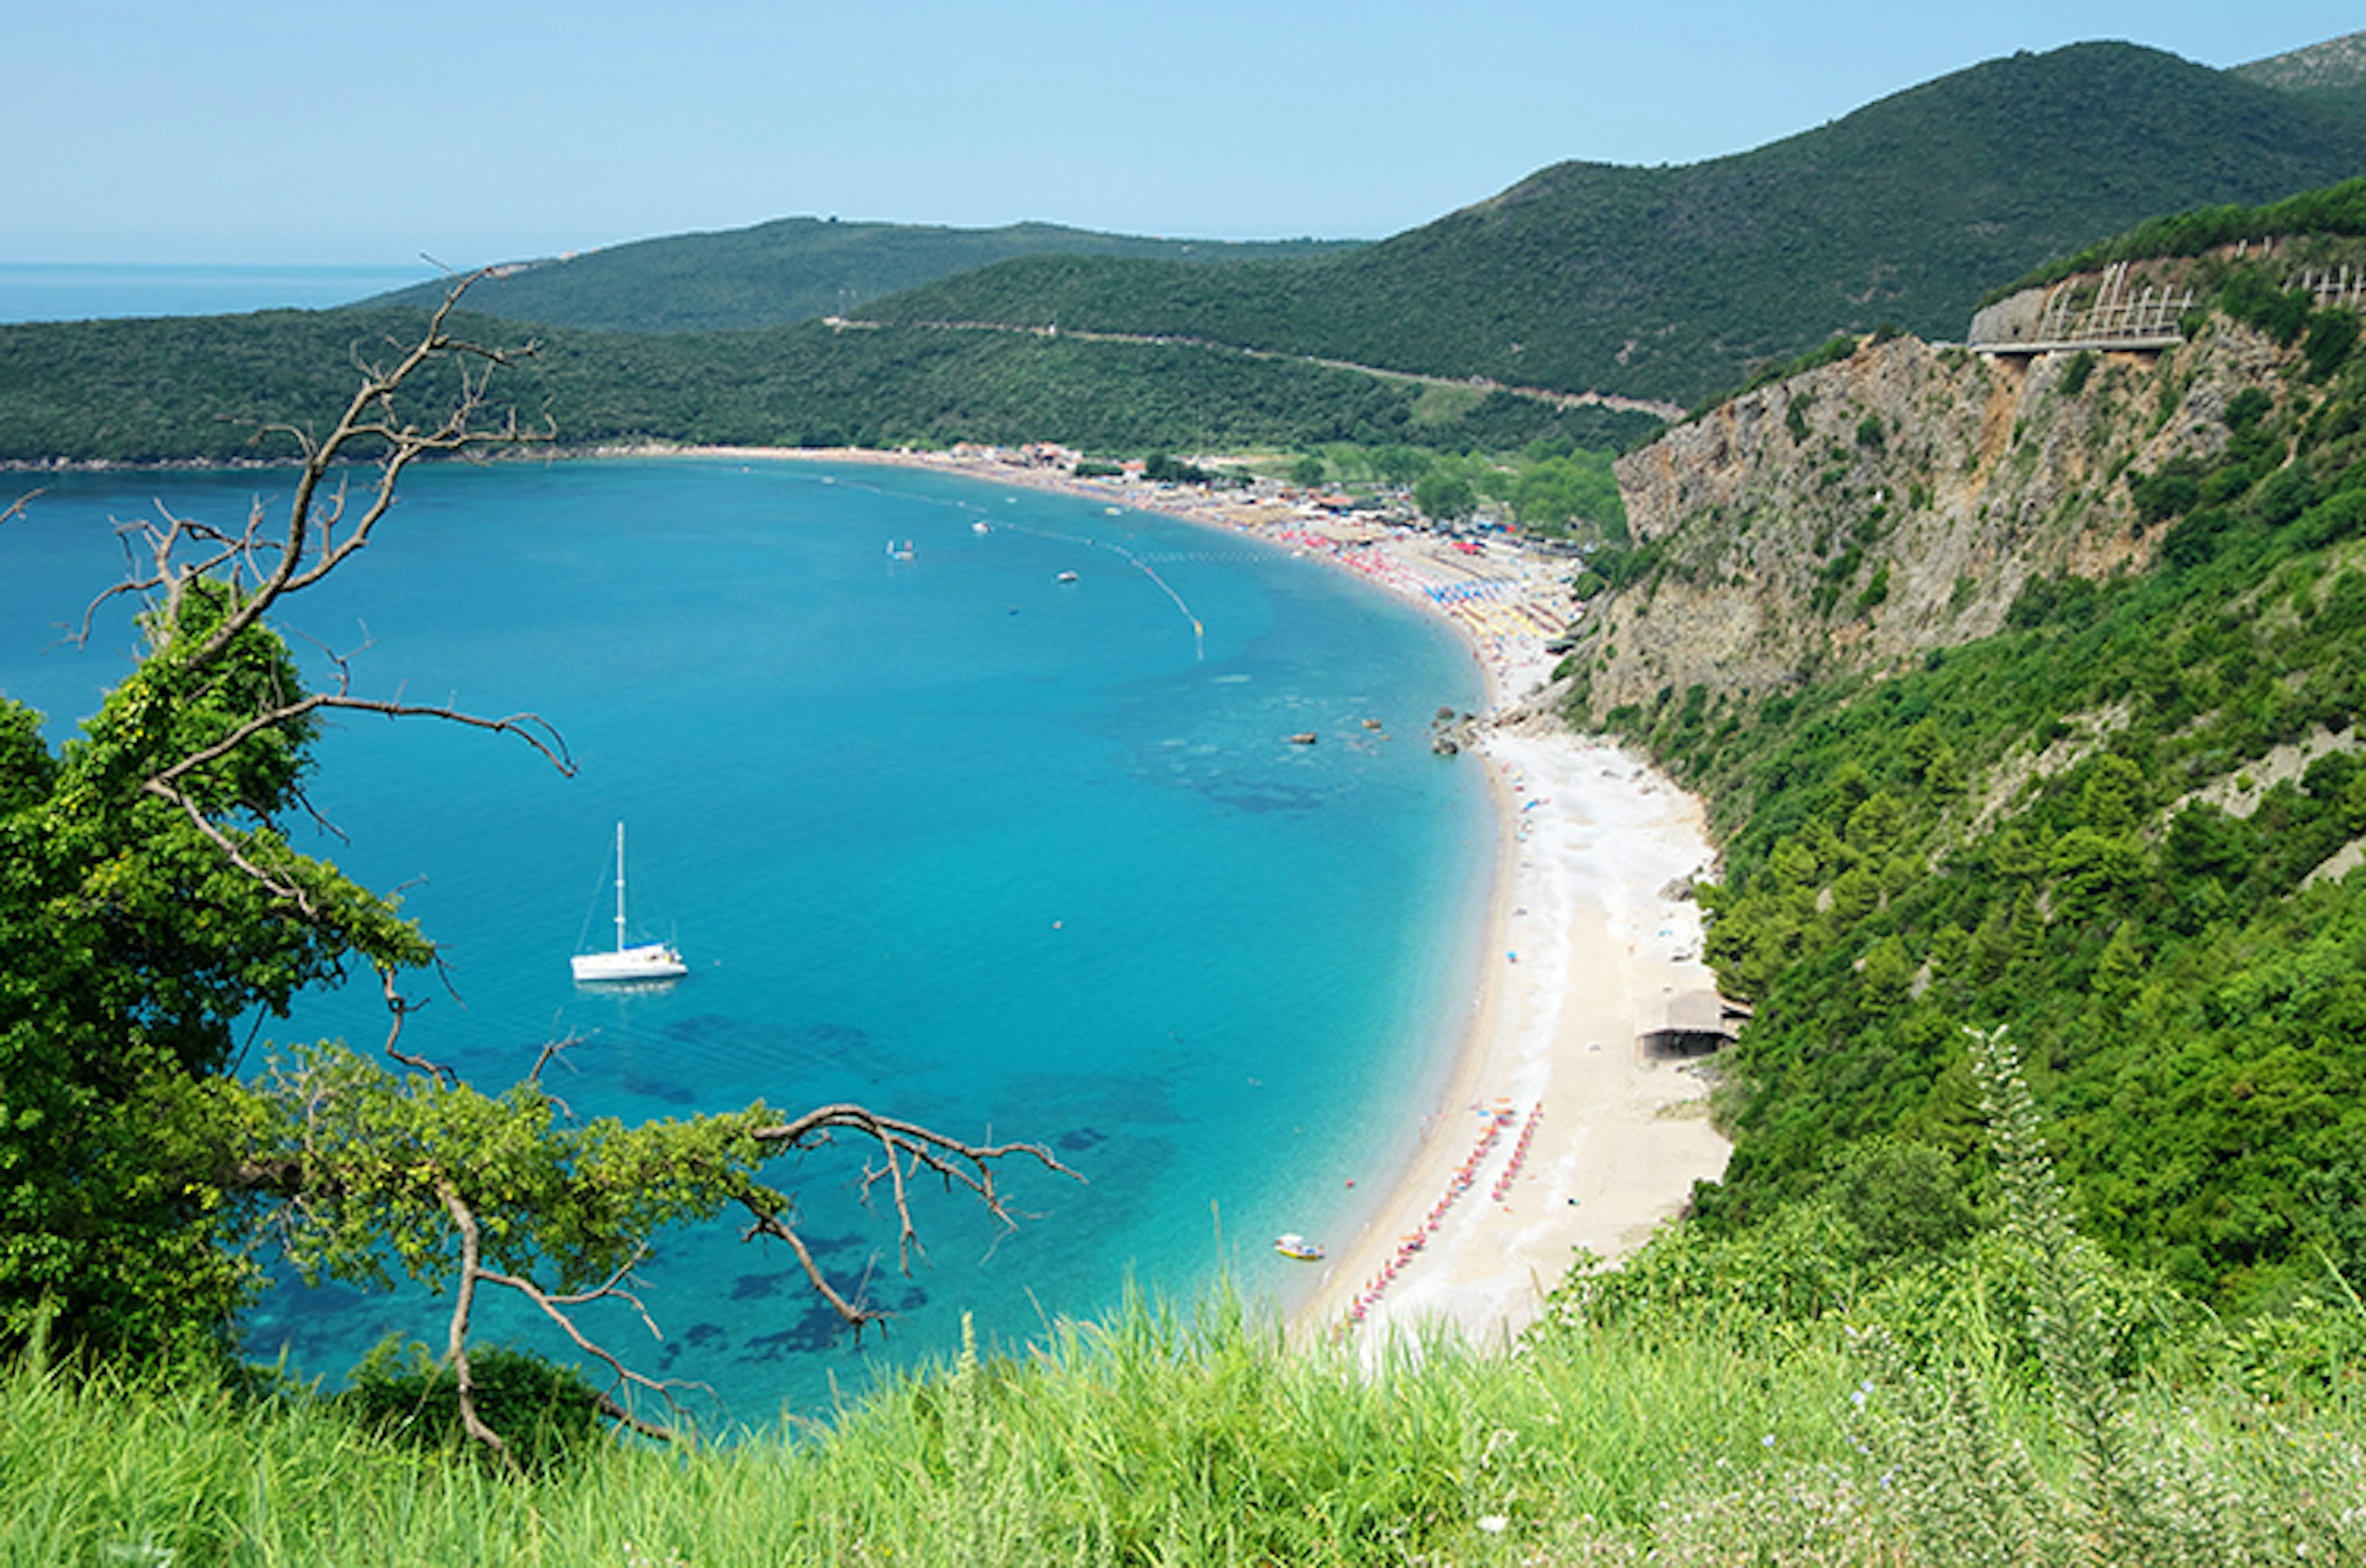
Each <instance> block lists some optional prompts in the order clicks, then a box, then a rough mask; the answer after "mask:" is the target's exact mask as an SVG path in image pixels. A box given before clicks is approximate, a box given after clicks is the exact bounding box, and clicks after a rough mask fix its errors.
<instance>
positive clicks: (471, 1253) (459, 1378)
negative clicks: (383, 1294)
mask: <svg viewBox="0 0 2366 1568" xmlns="http://www.w3.org/2000/svg"><path fill="white" fill-rule="evenodd" d="M435 1190H436V1193H437V1195H438V1196H440V1197H441V1198H442V1199H443V1200H444V1211H445V1213H448V1214H450V1215H451V1216H452V1226H453V1228H454V1229H455V1230H456V1231H458V1232H459V1233H460V1283H459V1286H458V1288H457V1289H456V1290H455V1291H454V1292H453V1293H452V1327H451V1332H450V1334H449V1336H448V1337H447V1339H446V1342H445V1361H446V1363H447V1364H448V1365H449V1366H450V1367H451V1369H452V1382H453V1385H454V1386H455V1387H456V1388H457V1389H458V1391H459V1395H460V1427H461V1429H462V1430H463V1431H465V1432H467V1433H468V1436H469V1437H470V1438H474V1439H475V1440H476V1441H478V1442H480V1443H482V1444H484V1445H485V1446H486V1447H487V1448H489V1449H490V1450H493V1451H494V1452H495V1453H497V1454H499V1455H501V1458H502V1459H503V1460H504V1461H507V1462H508V1464H509V1467H510V1468H511V1469H512V1470H513V1471H514V1470H516V1469H517V1468H518V1462H517V1456H516V1455H515V1454H513V1453H512V1452H510V1446H509V1445H508V1444H507V1443H505V1442H503V1441H501V1434H500V1433H499V1432H496V1431H494V1430H493V1429H492V1428H491V1427H488V1426H486V1425H485V1422H484V1418H483V1417H482V1416H479V1415H478V1414H477V1383H476V1378H475V1376H474V1374H473V1373H472V1372H471V1371H470V1369H469V1366H468V1317H469V1314H471V1313H473V1312H474V1311H475V1310H476V1305H477V1280H478V1279H479V1267H478V1264H479V1258H480V1256H481V1246H482V1237H481V1236H480V1235H479V1234H478V1230H477V1216H476V1215H475V1214H474V1213H471V1212H470V1211H469V1208H468V1204H466V1203H463V1202H462V1201H460V1194H459V1193H458V1192H457V1191H456V1190H454V1188H453V1186H452V1184H451V1182H450V1181H448V1180H445V1181H438V1182H437V1183H436V1184H435Z"/></svg>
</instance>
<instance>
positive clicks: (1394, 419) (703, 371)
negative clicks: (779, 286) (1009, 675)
mask: <svg viewBox="0 0 2366 1568" xmlns="http://www.w3.org/2000/svg"><path fill="white" fill-rule="evenodd" d="M425 319H426V313H425V312H424V311H419V310H401V309H385V310H369V311H362V310H337V311H302V310H276V311H265V312H260V313H257V314H254V315H249V316H208V317H196V318H186V319H169V320H162V321H92V322H73V323H33V324H27V325H18V326H7V327H0V462H16V463H20V464H35V465H38V464H40V463H45V462H52V461H66V462H136V463H162V462H185V461H190V460H203V461H213V462H226V461H241V460H254V459H258V458H272V459H285V458H286V457H288V456H289V455H290V454H291V453H292V452H293V450H294V447H293V445H292V444H291V443H288V442H287V441H285V440H283V439H278V438H275V437H265V438H264V439H262V440H258V439H257V433H258V431H259V430H260V429H262V428H263V427H266V426H273V425H293V424H300V423H303V422H305V421H307V420H309V419H310V418H312V417H313V416H315V415H316V414H317V412H318V411H320V410H321V409H322V408H324V407H333V406H335V405H336V404H337V402H338V400H339V399H340V397H341V395H342V392H343V390H344V384H345V382H346V381H347V380H349V379H350V378H351V368H350V367H351V365H352V363H353V361H354V358H355V356H356V355H360V356H362V357H371V356H382V355H385V354H387V353H388V352H389V351H390V345H394V344H400V343H403V342H406V341H409V340H411V339H412V338H414V337H415V336H416V334H417V333H418V331H419V329H420V327H421V324H422V323H423V321H425ZM461 325H462V327H463V328H464V329H465V330H467V331H468V332H471V333H475V334H477V335H478V336H479V337H480V338H484V339H486V340H488V341H494V340H500V339H501V338H503V337H505V336H510V335H515V334H517V333H518V332H519V329H517V328H516V327H514V326H513V325H512V324H511V323H507V322H501V321H493V320H491V319H490V318H486V317H475V318H463V319H462V321H461ZM536 336H537V338H538V341H539V348H538V352H537V353H536V355H535V357H533V358H532V359H530V360H527V361H525V362H524V363H523V364H521V366H520V367H518V369H517V371H516V373H515V374H514V375H512V376H510V377H508V378H505V379H504V380H503V381H502V382H501V384H500V387H499V389H498V392H499V395H500V396H501V397H502V398H503V399H504V400H506V402H507V403H508V405H509V406H512V407H513V408H515V409H516V410H517V411H518V412H520V413H521V414H522V415H523V416H524V417H525V418H526V419H527V420H528V421H529V422H533V423H539V422H540V420H541V419H543V418H544V417H545V416H547V417H548V418H549V419H551V420H552V421H554V422H555V423H556V424H557V426H558V429H559V431H560V432H561V433H562V434H563V436H564V439H565V440H566V441H567V443H568V444H569V446H579V447H580V446H599V445H602V444H610V443H631V442H652V441H653V442H675V443H684V444H694V445H718V444H720V445H754V446H931V447H935V446H951V445H952V444H953V443H954V442H957V441H983V442H992V443H1002V444H1016V443H1021V442H1028V441H1044V440H1057V441H1063V442H1065V443H1067V444H1069V445H1071V446H1079V447H1082V448H1085V449H1087V450H1089V451H1094V452H1104V453H1119V454H1135V453H1143V452H1148V451H1155V450H1168V451H1189V452H1205V451H1226V450H1242V449H1245V448H1250V447H1261V446H1262V447H1282V448H1299V449H1303V448H1305V447H1308V446H1315V445H1320V444H1326V443H1333V442H1353V443H1356V444H1358V445H1361V446H1381V445H1390V444H1400V443H1409V444H1414V445H1418V446H1428V447H1434V448H1439V449H1453V450H1457V451H1460V450H1464V449H1467V448H1470V447H1474V446H1475V447H1480V448H1484V449H1489V450H1501V449H1507V448H1512V447H1517V446H1524V445H1526V444H1527V443H1529V442H1532V441H1538V440H1544V441H1548V442H1567V443H1573V444H1575V445H1577V446H1585V447H1588V448H1594V449H1602V448H1616V447H1618V446H1624V445H1626V444H1628V442H1631V441H1635V440H1639V439H1640V438H1641V437H1643V436H1645V435H1647V434H1650V433H1651V431H1652V430H1654V429H1656V428H1658V425H1659V421H1658V420H1657V419H1656V418H1655V417H1654V416H1652V415H1651V414H1648V413H1639V412H1621V411H1618V410H1616V409H1610V408H1604V407H1593V406H1578V407H1566V406H1560V405H1557V404H1555V403H1553V402H1550V401H1548V400H1538V399H1534V398H1524V397H1517V396H1514V395H1512V394H1510V393H1503V392H1495V393H1491V392H1488V391H1485V390H1483V389H1474V388H1468V387H1436V386H1427V385H1424V384H1422V383H1420V382H1417V381H1413V380H1409V379H1406V378H1391V377H1382V376H1372V375H1367V374H1363V373H1360V372H1358V371H1354V370H1346V369H1339V368H1335V367H1325V366H1322V365H1316V364H1311V363H1307V362H1303V361H1297V360H1290V359H1280V358H1271V357H1260V356H1257V355H1247V354H1242V353H1239V352H1235V351H1228V350H1220V349H1211V348H1206V347H1201V346H1196V345H1192V344H1159V343H1095V342H1090V341H1087V340H1082V339H1077V338H1074V337H1062V336H1046V335H1042V334H1038V333H945V332H938V331H933V330H930V329H927V328H918V327H906V328H886V329H880V330H875V331H843V332H840V331H833V330H832V329H831V328H829V327H828V326H826V325H824V324H822V323H820V322H817V321H808V322H804V323H800V324H798V325H795V326H790V327H776V328H770V329H765V330H761V331H755V332H744V333H669V334H625V333H590V332H580V331H576V330H572V329H564V328H560V329H550V330H547V331H544V332H541V333H537V334H536Z"/></svg>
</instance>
